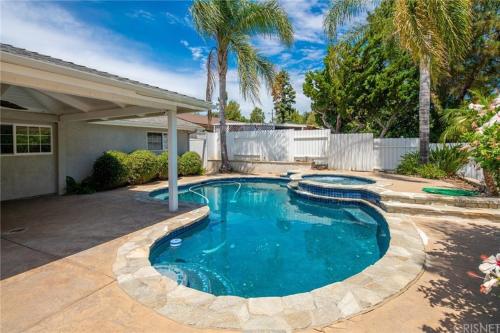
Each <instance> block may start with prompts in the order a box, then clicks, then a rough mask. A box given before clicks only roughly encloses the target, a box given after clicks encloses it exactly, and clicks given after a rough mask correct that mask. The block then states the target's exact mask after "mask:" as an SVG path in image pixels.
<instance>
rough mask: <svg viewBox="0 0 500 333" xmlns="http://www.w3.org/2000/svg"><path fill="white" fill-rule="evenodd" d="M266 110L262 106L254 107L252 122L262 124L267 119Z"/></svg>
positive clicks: (251, 115)
mask: <svg viewBox="0 0 500 333" xmlns="http://www.w3.org/2000/svg"><path fill="white" fill-rule="evenodd" d="M265 117H266V116H265V115H264V111H262V109H261V108H258V107H254V108H253V110H252V113H250V122H251V123H259V124H262V123H264V121H265Z"/></svg>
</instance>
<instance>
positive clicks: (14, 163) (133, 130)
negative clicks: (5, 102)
mask: <svg viewBox="0 0 500 333" xmlns="http://www.w3.org/2000/svg"><path fill="white" fill-rule="evenodd" d="M26 114H27V115H29V113H25V112H23V119H16V118H4V117H2V118H1V122H2V123H15V124H34V125H35V124H40V125H52V154H51V155H22V156H19V155H2V156H1V157H0V175H1V183H0V188H1V194H0V199H1V200H2V201H4V200H12V199H19V198H26V197H33V196H38V195H45V194H55V193H57V190H58V184H57V179H58V176H57V165H58V164H57V159H58V156H57V154H58V147H57V141H58V133H57V126H56V124H55V123H51V122H42V121H36V120H27V119H26V117H27V116H26ZM147 132H166V130H163V131H162V130H160V129H157V128H150V129H148V128H140V127H124V126H109V125H97V124H90V123H86V122H68V123H66V124H65V129H64V133H65V137H64V138H63V139H64V143H65V150H66V154H65V157H64V159H65V162H66V175H67V176H71V177H73V178H75V179H76V180H77V181H81V180H82V179H84V178H85V177H87V176H89V175H90V173H91V170H92V165H93V163H94V161H95V160H96V158H97V157H99V155H101V154H102V153H103V152H104V151H106V150H110V149H114V150H121V151H124V152H131V151H133V150H136V149H147ZM177 135H178V146H177V149H178V153H179V154H182V153H184V152H186V151H188V150H189V132H188V131H177Z"/></svg>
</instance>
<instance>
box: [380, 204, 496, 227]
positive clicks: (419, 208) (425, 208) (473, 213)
mask: <svg viewBox="0 0 500 333" xmlns="http://www.w3.org/2000/svg"><path fill="white" fill-rule="evenodd" d="M381 206H382V208H383V209H384V210H385V211H387V212H388V213H400V214H410V215H428V216H450V217H460V218H468V219H475V218H477V219H479V218H482V219H486V220H489V221H492V222H497V223H500V210H498V209H486V208H461V207H455V206H447V205H429V204H427V205H421V204H415V203H405V202H399V201H382V202H381Z"/></svg>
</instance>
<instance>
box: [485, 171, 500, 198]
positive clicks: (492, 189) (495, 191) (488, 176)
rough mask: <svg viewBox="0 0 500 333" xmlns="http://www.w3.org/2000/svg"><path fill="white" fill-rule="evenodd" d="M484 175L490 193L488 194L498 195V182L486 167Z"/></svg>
mask: <svg viewBox="0 0 500 333" xmlns="http://www.w3.org/2000/svg"><path fill="white" fill-rule="evenodd" d="M483 175H484V183H485V184H486V192H487V193H488V195H491V196H492V197H498V189H497V184H496V183H495V179H494V178H493V175H492V174H491V173H490V172H489V171H487V170H486V169H483Z"/></svg>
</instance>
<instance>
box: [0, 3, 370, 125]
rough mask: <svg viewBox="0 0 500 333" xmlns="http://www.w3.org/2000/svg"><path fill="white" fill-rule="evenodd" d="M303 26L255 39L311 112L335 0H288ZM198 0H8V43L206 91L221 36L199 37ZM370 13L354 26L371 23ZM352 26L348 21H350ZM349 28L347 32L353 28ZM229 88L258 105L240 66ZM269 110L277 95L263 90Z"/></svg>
mask: <svg viewBox="0 0 500 333" xmlns="http://www.w3.org/2000/svg"><path fill="white" fill-rule="evenodd" d="M280 3H281V5H282V6H283V7H284V8H285V10H286V11H287V13H288V15H289V17H290V19H291V22H292V25H293V26H294V30H295V43H294V45H293V46H292V47H291V48H289V49H287V48H285V47H283V46H282V45H280V44H279V43H278V42H277V41H275V40H269V39H264V38H254V39H253V43H254V44H255V46H256V47H257V48H258V49H259V50H260V52H261V53H262V54H263V55H265V56H267V57H269V58H270V59H271V60H272V61H273V63H275V64H276V66H277V67H278V68H284V69H286V70H288V71H289V72H290V76H291V79H292V84H293V86H294V87H295V89H296V91H297V105H296V107H297V109H298V110H299V111H300V112H305V111H309V109H310V101H309V100H308V98H307V97H305V96H304V95H303V94H302V82H303V79H304V74H305V72H306V71H307V70H311V69H316V68H320V67H321V66H322V61H323V57H324V55H325V50H326V40H325V37H324V33H323V28H322V22H323V21H322V20H323V14H324V12H325V10H326V9H327V7H328V3H329V2H328V0H310V1H290V0H286V1H285V0H282V1H280ZM190 5H191V1H127V2H118V1H83V2H78V1H58V2H42V1H33V2H22V1H2V2H1V19H2V20H1V21H2V22H1V29H0V39H1V41H2V42H3V43H9V44H12V45H14V46H18V47H22V48H26V49H29V50H32V51H37V52H40V53H44V54H48V55H51V56H54V57H58V58H62V59H65V60H68V61H72V62H75V63H78V64H82V65H86V66H89V67H93V68H97V69H100V70H104V71H107V72H111V73H114V74H117V75H122V76H125V77H129V78H131V79H135V80H139V81H141V82H145V83H149V84H153V85H157V86H160V87H162V88H165V89H170V90H173V91H177V92H180V93H184V94H188V95H191V96H195V97H200V98H204V91H205V73H204V62H205V59H206V55H207V53H208V50H209V49H210V48H211V47H212V46H214V43H213V41H211V40H204V39H202V38H201V37H199V36H198V34H197V33H196V31H195V30H194V28H193V25H192V23H191V17H190V15H189V7H190ZM365 16H366V15H361V16H360V17H357V18H355V19H354V20H353V21H352V22H350V23H349V25H351V24H354V23H359V22H363V21H364V20H365ZM349 25H348V26H349ZM348 26H347V27H344V28H343V29H341V31H343V30H345V29H347V28H348ZM228 95H229V98H230V99H234V100H237V101H238V102H239V103H240V104H241V105H242V111H243V114H245V115H248V114H249V113H250V111H251V109H252V108H253V106H254V105H253V104H252V103H251V102H250V101H245V100H244V99H243V98H242V97H241V96H240V94H239V90H238V80H237V75H236V72H235V68H234V67H231V68H230V71H229V73H228ZM260 100H261V104H260V105H258V106H260V107H262V108H263V109H264V111H265V112H266V117H267V118H269V114H270V111H271V108H272V99H271V97H270V95H269V93H268V92H267V91H265V89H264V86H263V87H262V89H261V94H260Z"/></svg>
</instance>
